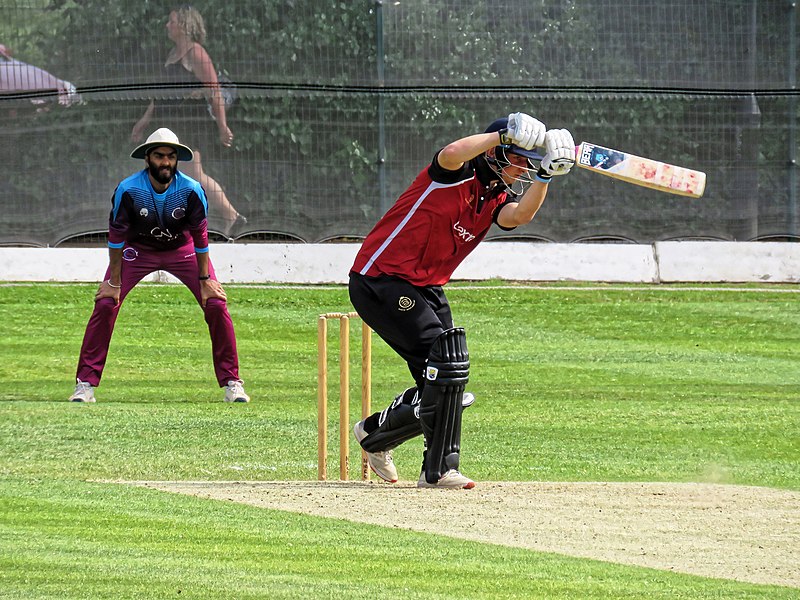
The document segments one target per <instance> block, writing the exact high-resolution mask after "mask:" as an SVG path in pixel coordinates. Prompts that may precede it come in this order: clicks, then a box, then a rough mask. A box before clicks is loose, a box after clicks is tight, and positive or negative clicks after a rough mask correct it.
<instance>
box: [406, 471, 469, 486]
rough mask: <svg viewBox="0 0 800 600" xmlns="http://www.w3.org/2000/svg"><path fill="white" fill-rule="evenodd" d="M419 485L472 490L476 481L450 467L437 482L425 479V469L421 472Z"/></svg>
mask: <svg viewBox="0 0 800 600" xmlns="http://www.w3.org/2000/svg"><path fill="white" fill-rule="evenodd" d="M417 487H421V488H449V489H462V490H471V489H472V488H474V487H475V482H474V481H472V479H470V478H469V477H464V476H463V475H462V474H461V473H459V472H458V471H456V470H455V469H450V470H449V471H448V472H447V473H445V474H444V475H442V477H441V479H439V481H437V482H436V483H428V480H427V479H425V471H424V470H423V471H422V473H420V476H419V481H418V482H417Z"/></svg>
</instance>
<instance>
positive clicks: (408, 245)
mask: <svg viewBox="0 0 800 600" xmlns="http://www.w3.org/2000/svg"><path fill="white" fill-rule="evenodd" d="M437 156H438V154H437ZM501 188H502V186H497V188H495V190H490V189H489V188H488V187H487V186H485V185H484V184H483V183H481V182H480V180H479V179H478V177H477V174H476V172H475V167H474V164H473V162H472V161H470V162H467V163H464V166H463V167H462V168H461V169H460V170H459V171H446V170H444V169H442V167H440V166H439V163H438V161H437V159H436V158H434V159H433V162H432V163H431V164H430V166H428V167H427V168H426V169H424V170H423V171H422V172H420V174H419V175H417V177H416V179H415V180H414V182H413V183H412V184H411V186H409V188H408V189H407V190H406V191H405V192H403V194H402V195H401V196H400V197H399V198H398V199H397V202H395V204H394V206H392V208H390V209H389V210H388V211H387V213H386V214H385V215H384V216H383V217H382V218H381V219H380V220H379V221H378V223H377V224H376V225H375V227H373V229H372V231H370V232H369V234H368V235H367V237H366V239H365V240H364V243H363V244H362V245H361V249H360V250H359V252H358V255H357V256H356V260H355V263H354V264H353V268H352V269H351V270H352V271H354V272H356V273H359V274H361V275H366V276H369V277H375V276H378V275H391V276H395V277H400V278H401V279H405V280H406V281H408V282H410V283H412V284H414V285H417V286H429V285H444V284H445V283H447V282H448V281H449V280H450V277H451V276H452V275H453V271H455V270H456V267H458V265H460V264H461V263H462V262H463V260H464V259H465V258H466V257H467V256H468V255H469V253H470V252H472V251H473V250H474V249H475V248H476V246H477V245H478V244H479V243H480V241H481V240H483V238H484V237H486V234H487V232H488V231H489V228H490V227H491V226H492V223H495V222H496V215H497V212H498V211H499V209H500V208H502V207H503V206H504V205H505V204H507V203H508V202H515V201H516V200H514V199H513V197H512V198H508V194H507V193H506V192H505V191H500V192H498V191H497V189H501Z"/></svg>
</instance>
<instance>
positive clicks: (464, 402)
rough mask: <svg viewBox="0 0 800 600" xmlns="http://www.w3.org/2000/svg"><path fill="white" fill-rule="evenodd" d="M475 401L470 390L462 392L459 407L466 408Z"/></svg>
mask: <svg viewBox="0 0 800 600" xmlns="http://www.w3.org/2000/svg"><path fill="white" fill-rule="evenodd" d="M474 402H475V394H473V393H472V392H464V395H463V396H461V407H462V408H468V407H470V406H472V405H473V403H474Z"/></svg>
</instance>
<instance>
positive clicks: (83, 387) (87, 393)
mask: <svg viewBox="0 0 800 600" xmlns="http://www.w3.org/2000/svg"><path fill="white" fill-rule="evenodd" d="M69 401H70V402H96V400H95V398H94V388H93V387H92V384H91V383H86V382H85V381H81V380H80V379H78V385H76V386H75V391H74V392H73V393H72V396H70V397H69Z"/></svg>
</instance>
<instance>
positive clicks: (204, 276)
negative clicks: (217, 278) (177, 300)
mask: <svg viewBox="0 0 800 600" xmlns="http://www.w3.org/2000/svg"><path fill="white" fill-rule="evenodd" d="M198 279H199V280H200V281H206V280H208V279H211V275H200V277H198Z"/></svg>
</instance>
